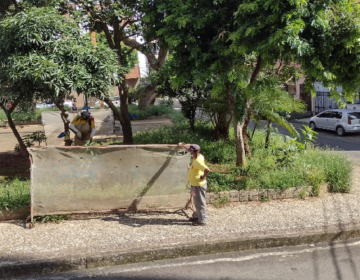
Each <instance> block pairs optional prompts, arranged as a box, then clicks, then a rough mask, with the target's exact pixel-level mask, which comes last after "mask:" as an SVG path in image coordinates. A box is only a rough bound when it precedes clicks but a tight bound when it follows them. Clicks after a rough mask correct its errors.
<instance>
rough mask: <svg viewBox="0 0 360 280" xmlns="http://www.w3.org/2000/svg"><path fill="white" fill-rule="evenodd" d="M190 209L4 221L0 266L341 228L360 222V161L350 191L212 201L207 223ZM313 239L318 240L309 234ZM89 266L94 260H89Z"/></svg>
mask: <svg viewBox="0 0 360 280" xmlns="http://www.w3.org/2000/svg"><path fill="white" fill-rule="evenodd" d="M355 153H356V152H351V153H349V155H350V156H351V155H355ZM357 153H359V152H357ZM190 214H191V213H190V211H184V210H178V211H159V212H149V213H122V214H116V215H115V214H114V215H93V216H74V217H72V219H71V220H67V221H64V222H62V223H60V224H55V223H46V224H41V223H37V224H36V226H35V228H33V229H29V228H28V227H26V224H25V223H24V221H12V222H4V223H1V224H0V272H1V271H5V272H6V268H7V267H12V266H15V267H16V265H23V264H26V263H29V262H30V263H31V262H34V261H35V260H36V262H35V263H37V264H39V263H42V262H43V263H46V264H47V267H49V266H50V265H49V262H50V261H51V260H59V259H62V258H63V259H66V258H68V259H71V258H72V262H73V263H74V262H75V259H74V258H73V256H75V255H76V256H89V255H92V254H96V255H97V256H100V258H101V259H102V260H104V259H105V258H106V257H107V256H109V255H111V254H113V253H117V252H123V253H124V252H128V251H129V250H134V249H139V250H142V251H143V250H150V251H151V252H153V253H152V254H153V258H154V259H156V257H155V255H156V254H155V253H156V252H158V251H157V250H158V249H159V248H164V246H165V247H166V246H180V247H181V246H184V248H185V247H186V246H189V244H203V245H204V246H205V245H206V244H208V243H211V242H214V241H215V240H226V242H229V241H231V240H234V239H236V238H242V239H245V240H246V239H249V240H250V239H252V240H253V239H254V238H265V237H271V236H274V235H277V236H278V237H287V236H290V235H292V236H296V235H301V234H304V233H307V232H311V231H320V232H328V231H331V230H334V229H335V230H338V231H339V232H340V231H342V229H344V228H346V227H348V226H352V227H356V226H360V162H359V161H358V160H356V159H355V160H354V178H353V189H352V192H351V193H350V194H327V195H325V196H324V197H322V198H307V199H305V200H281V201H270V202H248V203H234V204H231V205H228V206H226V207H223V208H220V209H217V208H214V207H212V206H209V207H208V220H209V224H208V225H207V226H206V227H193V226H191V223H190V222H189V221H188V216H189V215H190ZM316 240H317V241H322V240H318V239H316ZM316 240H315V241H316ZM309 242H313V241H312V240H310V239H309ZM287 244H289V243H287ZM254 246H255V245H254ZM253 248H257V247H256V246H255V247H253ZM195 253H196V252H195ZM156 256H157V255H156ZM170 257H176V255H172V256H170ZM114 258H115V257H113V258H112V260H113V259H114ZM129 261H133V260H129ZM112 263H114V264H115V263H117V262H115V261H113V262H111V261H109V260H107V261H106V262H105V264H104V263H102V264H99V265H110V264H112ZM93 266H96V265H94V264H93ZM84 267H85V268H89V267H91V266H90V265H89V263H87V264H85V265H84ZM84 267H82V268H84ZM73 268H74V267H73ZM2 269H3V270H2ZM62 269H63V270H66V268H65V269H64V268H63V267H62ZM16 271H18V269H17V270H16ZM0 274H1V273H0ZM4 275H5V274H4ZM0 278H1V276H0Z"/></svg>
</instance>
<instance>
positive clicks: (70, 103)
mask: <svg viewBox="0 0 360 280" xmlns="http://www.w3.org/2000/svg"><path fill="white" fill-rule="evenodd" d="M72 105H73V102H72V101H71V100H64V106H67V107H70V108H71V107H72Z"/></svg>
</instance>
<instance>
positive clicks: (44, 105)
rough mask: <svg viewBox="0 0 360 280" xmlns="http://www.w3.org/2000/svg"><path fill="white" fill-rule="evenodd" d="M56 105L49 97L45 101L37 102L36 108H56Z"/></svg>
mask: <svg viewBox="0 0 360 280" xmlns="http://www.w3.org/2000/svg"><path fill="white" fill-rule="evenodd" d="M54 107H56V105H55V104H54V103H53V102H52V101H51V100H50V99H49V100H45V101H44V102H43V103H40V104H36V109H44V108H54Z"/></svg>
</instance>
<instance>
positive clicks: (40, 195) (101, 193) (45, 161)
mask: <svg viewBox="0 0 360 280" xmlns="http://www.w3.org/2000/svg"><path fill="white" fill-rule="evenodd" d="M29 150H30V154H31V162H32V163H31V200H32V207H33V215H35V216H42V215H51V214H59V213H86V212H99V211H109V210H114V209H124V208H125V209H129V210H139V209H149V208H151V209H159V208H175V207H184V206H185V204H186V200H187V198H188V196H189V191H188V188H187V176H186V174H187V170H188V165H189V160H190V155H189V154H181V153H179V151H181V150H179V148H178V147H177V146H175V145H137V146H136V145H133V146H107V147H96V146H91V147H55V146H50V147H45V148H39V149H29Z"/></svg>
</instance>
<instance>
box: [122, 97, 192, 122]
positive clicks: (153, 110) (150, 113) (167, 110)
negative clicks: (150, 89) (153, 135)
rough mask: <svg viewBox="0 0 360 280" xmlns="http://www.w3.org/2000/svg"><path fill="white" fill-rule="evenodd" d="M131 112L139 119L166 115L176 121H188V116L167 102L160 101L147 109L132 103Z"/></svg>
mask: <svg viewBox="0 0 360 280" xmlns="http://www.w3.org/2000/svg"><path fill="white" fill-rule="evenodd" d="M171 102H172V101H171ZM129 114H130V115H137V119H138V120H146V119H148V118H149V117H158V116H166V117H168V118H170V119H171V120H173V121H174V122H176V123H181V122H184V121H186V118H185V117H184V116H183V114H182V113H181V112H179V111H176V110H174V108H173V107H172V106H170V105H169V104H168V103H167V102H165V103H161V102H160V105H150V106H149V108H147V109H145V110H140V109H139V107H138V106H137V105H134V104H130V105H129Z"/></svg>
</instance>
